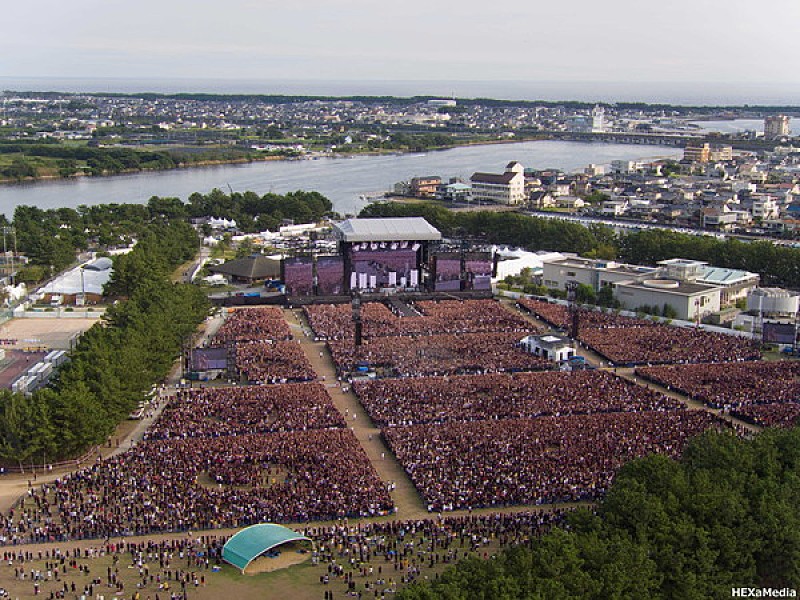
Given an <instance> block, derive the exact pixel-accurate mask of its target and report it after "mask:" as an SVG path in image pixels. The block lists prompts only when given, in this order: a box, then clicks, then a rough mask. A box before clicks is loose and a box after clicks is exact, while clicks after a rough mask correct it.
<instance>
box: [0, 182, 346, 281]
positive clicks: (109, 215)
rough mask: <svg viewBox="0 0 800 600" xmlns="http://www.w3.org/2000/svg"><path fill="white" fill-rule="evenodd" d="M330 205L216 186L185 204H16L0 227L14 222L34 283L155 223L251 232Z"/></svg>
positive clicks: (327, 211)
mask: <svg viewBox="0 0 800 600" xmlns="http://www.w3.org/2000/svg"><path fill="white" fill-rule="evenodd" d="M332 208H333V207H332V204H331V202H330V200H328V198H326V197H325V196H323V195H322V194H320V193H318V192H306V191H302V190H298V191H295V192H289V193H288V194H285V195H281V194H272V193H269V194H264V195H263V196H261V195H258V194H256V193H255V192H251V191H247V192H242V193H240V192H234V193H232V194H230V195H229V194H225V193H223V192H222V191H220V190H218V189H215V190H212V191H211V192H209V193H208V194H200V193H194V194H192V195H191V196H190V197H189V200H188V202H184V201H182V200H181V199H180V198H169V197H164V198H162V197H159V196H153V197H152V198H150V200H149V201H148V202H147V204H98V205H93V206H85V205H82V206H79V207H78V208H57V209H41V208H38V207H35V206H18V207H17V208H16V210H15V211H14V218H13V221H12V222H9V221H8V220H7V219H6V218H5V217H4V216H3V215H0V226H8V225H13V226H14V228H15V231H16V238H17V249H18V250H19V251H20V253H22V254H24V255H26V256H27V257H28V259H29V261H30V262H29V264H28V266H27V267H25V268H23V269H22V271H21V272H20V273H19V276H18V279H19V280H20V281H28V282H35V281H40V280H42V279H44V278H46V277H47V276H49V275H51V274H54V273H58V272H60V271H62V270H64V269H65V268H67V267H68V266H69V265H70V264H72V262H73V261H74V260H75V254H76V253H77V252H81V251H86V250H96V251H102V250H105V249H107V248H110V247H115V246H127V245H129V244H130V243H131V242H132V241H133V240H136V239H138V238H139V237H140V236H141V235H143V234H144V232H145V231H147V230H148V229H149V228H150V227H152V226H153V225H155V224H158V223H164V222H171V221H177V220H183V221H186V220H187V219H189V218H190V217H212V216H213V217H219V218H226V219H234V220H235V221H236V222H237V225H238V226H239V228H240V229H241V230H242V231H244V232H249V233H252V232H257V231H265V230H273V231H274V230H276V229H277V228H278V227H279V226H280V225H281V224H282V223H283V222H284V220H291V221H294V222H297V223H309V222H314V221H318V220H320V219H322V218H323V217H324V216H328V215H331V214H333V213H332Z"/></svg>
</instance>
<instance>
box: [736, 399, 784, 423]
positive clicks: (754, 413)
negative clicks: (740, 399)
mask: <svg viewBox="0 0 800 600" xmlns="http://www.w3.org/2000/svg"><path fill="white" fill-rule="evenodd" d="M731 414H732V415H733V416H735V417H738V418H739V419H742V420H743V421H747V422H748V423H753V424H754V425H758V426H760V427H785V428H789V427H794V426H795V425H797V424H798V422H800V398H796V399H795V401H794V402H785V403H776V402H771V403H768V404H745V405H741V406H739V407H738V408H734V409H732V410H731Z"/></svg>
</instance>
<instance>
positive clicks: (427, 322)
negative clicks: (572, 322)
mask: <svg viewBox="0 0 800 600" xmlns="http://www.w3.org/2000/svg"><path fill="white" fill-rule="evenodd" d="M413 306H414V308H415V309H416V311H417V312H418V313H419V316H410V317H409V316H403V317H400V316H397V315H395V314H394V313H393V312H392V311H391V310H390V309H389V308H388V307H387V306H386V305H385V304H382V303H380V302H367V303H365V304H363V305H362V307H361V323H362V331H363V335H364V336H365V337H368V338H371V337H382V336H397V335H406V336H407V335H417V336H419V335H435V334H441V333H451V334H458V333H469V332H473V333H477V332H488V331H506V332H511V331H524V332H530V331H531V330H532V329H533V326H532V325H531V324H530V323H528V322H527V321H526V320H525V319H523V318H522V317H520V316H519V315H515V314H514V313H512V312H510V311H508V310H506V309H504V308H503V306H502V305H501V304H500V303H499V302H496V301H494V300H463V301H461V300H443V301H439V302H434V301H420V302H417V303H415V304H414V305H413ZM304 311H305V313H306V317H307V318H308V322H309V324H310V325H311V328H312V329H313V330H314V333H315V334H316V336H317V337H319V338H321V339H326V340H341V339H350V338H352V337H353V336H354V326H353V314H352V308H351V306H350V305H349V304H338V305H334V304H321V305H320V304H318V305H311V306H306V307H305V308H304Z"/></svg>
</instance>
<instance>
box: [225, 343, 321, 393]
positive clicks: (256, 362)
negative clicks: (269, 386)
mask: <svg viewBox="0 0 800 600" xmlns="http://www.w3.org/2000/svg"><path fill="white" fill-rule="evenodd" d="M233 363H234V365H235V369H236V373H237V374H238V376H239V379H240V380H244V381H246V382H249V383H253V384H259V383H288V382H290V381H311V380H312V379H315V378H316V373H315V372H314V368H313V367H312V366H311V363H310V362H309V361H308V357H307V356H306V355H305V352H303V348H302V347H300V344H298V343H297V342H296V341H272V340H267V341H252V342H239V343H237V344H236V345H235V347H234V350H233Z"/></svg>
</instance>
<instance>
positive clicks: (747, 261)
mask: <svg viewBox="0 0 800 600" xmlns="http://www.w3.org/2000/svg"><path fill="white" fill-rule="evenodd" d="M361 216H365V217H403V216H409V217H410V216H420V217H425V218H426V219H427V220H428V221H429V222H430V223H431V224H433V225H434V226H435V227H437V228H438V229H440V230H441V231H442V233H444V234H445V235H450V236H455V237H458V236H464V235H466V236H474V237H480V238H481V239H484V240H486V241H488V242H492V243H499V244H511V245H514V246H520V247H523V248H527V249H529V250H556V251H566V252H577V253H578V254H582V255H584V256H589V257H592V258H605V259H613V258H616V257H619V258H620V259H621V260H623V261H625V262H629V263H633V264H640V265H655V264H656V263H658V261H661V260H666V259H669V258H676V257H678V258H688V259H693V260H701V261H705V262H708V263H710V264H712V265H715V266H718V267H727V268H731V269H742V270H745V271H752V272H753V273H758V274H759V275H760V276H761V282H762V284H764V285H775V286H782V287H790V288H800V249H797V248H790V247H787V246H776V245H775V244H773V243H771V242H768V241H759V242H741V241H739V240H736V239H729V240H718V239H716V238H713V237H711V236H703V235H688V234H684V233H677V232H674V231H669V230H664V229H648V230H644V231H639V232H636V233H628V234H625V235H621V236H616V235H615V234H614V232H613V231H612V230H611V229H610V228H608V227H604V226H597V225H592V226H590V227H588V228H586V227H583V226H582V225H579V224H577V223H570V222H565V221H558V220H555V219H553V220H549V219H542V218H538V217H532V216H527V215H522V214H519V213H509V212H501V213H498V212H489V211H475V212H468V213H453V212H450V211H448V210H447V209H446V208H444V207H441V206H438V205H433V204H426V203H419V204H402V203H398V202H394V203H388V204H371V205H369V206H367V207H366V208H364V210H363V211H362V212H361ZM659 312H660V311H659Z"/></svg>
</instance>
